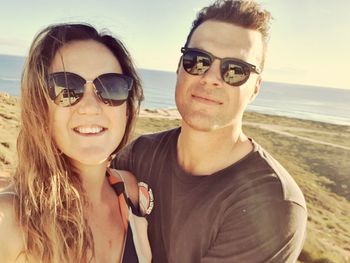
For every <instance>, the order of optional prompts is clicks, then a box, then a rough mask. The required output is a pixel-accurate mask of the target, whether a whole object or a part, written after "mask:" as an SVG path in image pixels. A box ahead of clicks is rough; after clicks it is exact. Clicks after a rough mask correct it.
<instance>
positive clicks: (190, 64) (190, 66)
mask: <svg viewBox="0 0 350 263" xmlns="http://www.w3.org/2000/svg"><path fill="white" fill-rule="evenodd" d="M181 52H182V53H183V56H182V65H183V67H184V69H185V71H186V72H187V73H189V74H191V75H203V74H204V73H205V72H207V71H208V69H209V68H210V66H211V64H212V63H213V61H214V60H215V59H218V60H220V72H221V78H222V79H223V80H224V82H225V83H227V84H229V85H231V86H240V85H242V84H244V83H245V82H246V81H247V80H248V79H249V76H250V72H254V73H257V74H260V73H261V70H260V69H259V68H258V67H256V66H254V65H252V64H249V63H247V62H245V61H242V60H240V59H237V58H219V57H217V56H214V55H213V54H211V53H209V52H207V51H204V50H201V49H197V48H186V47H183V48H181Z"/></svg>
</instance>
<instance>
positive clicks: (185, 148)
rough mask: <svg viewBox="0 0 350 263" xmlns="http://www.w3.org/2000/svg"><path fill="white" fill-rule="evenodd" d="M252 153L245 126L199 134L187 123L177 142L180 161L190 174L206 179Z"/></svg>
mask: <svg viewBox="0 0 350 263" xmlns="http://www.w3.org/2000/svg"><path fill="white" fill-rule="evenodd" d="M252 149H253V147H252V144H251V142H250V141H249V140H248V138H247V136H245V135H244V134H243V132H242V128H241V125H235V126H234V125H232V126H227V127H224V128H220V129H217V130H214V131H198V130H195V129H193V128H191V127H189V126H188V125H186V123H184V122H183V124H182V128H181V133H180V135H179V138H178V142H177V158H178V162H179V165H180V166H181V167H182V168H183V169H184V170H185V171H186V172H188V173H190V174H192V175H198V176H205V175H211V174H213V173H215V172H217V171H220V170H222V169H224V168H226V167H228V166H230V165H231V164H233V163H235V162H237V161H238V160H240V159H241V158H243V157H244V156H245V155H247V154H248V153H249V152H251V150H252Z"/></svg>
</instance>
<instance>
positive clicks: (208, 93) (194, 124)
mask: <svg viewBox="0 0 350 263" xmlns="http://www.w3.org/2000/svg"><path fill="white" fill-rule="evenodd" d="M188 47H189V48H198V49H202V50H204V51H208V52H210V53H211V54H213V55H214V56H216V57H219V58H227V57H230V58H237V59H240V60H243V61H245V62H248V63H250V64H253V65H257V66H259V65H260V62H261V59H262V54H263V42H262V36H261V33H259V32H258V31H255V30H250V29H245V28H242V27H239V26H235V25H232V24H229V23H224V22H218V21H213V20H209V21H206V22H204V23H203V24H201V25H200V26H199V27H198V28H197V29H196V30H195V32H194V33H193V35H192V38H191V41H190V42H189V46H188ZM260 81H261V79H260V76H259V75H258V74H256V73H253V72H252V73H251V74H250V77H249V79H248V81H247V82H245V83H244V84H242V85H241V86H230V85H228V84H227V83H225V82H224V81H223V80H222V78H221V74H220V61H219V60H218V59H215V60H214V61H213V63H212V65H211V67H210V68H209V69H208V71H207V72H206V73H205V74H203V75H190V74H189V73H187V72H186V71H185V70H184V68H183V66H182V62H181V63H180V66H179V69H178V75H177V83H176V93H175V100H176V105H177V108H178V110H179V112H180V114H181V116H182V118H183V121H184V124H183V125H188V126H190V127H191V128H193V129H196V130H201V131H211V130H217V129H220V128H224V127H227V126H230V125H231V126H232V125H240V124H241V120H242V116H243V112H244V109H245V108H246V106H247V104H248V103H249V102H251V101H252V100H253V99H254V98H255V96H256V95H257V93H258V91H259V87H260Z"/></svg>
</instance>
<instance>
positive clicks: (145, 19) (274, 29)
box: [0, 0, 350, 89]
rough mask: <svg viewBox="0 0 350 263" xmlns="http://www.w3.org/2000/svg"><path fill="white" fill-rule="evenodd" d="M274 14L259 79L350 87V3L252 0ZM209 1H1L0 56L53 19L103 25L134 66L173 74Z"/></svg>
mask: <svg viewBox="0 0 350 263" xmlns="http://www.w3.org/2000/svg"><path fill="white" fill-rule="evenodd" d="M257 2H259V3H261V4H262V5H263V7H264V8H265V9H267V10H269V11H270V12H271V13H272V16H273V18H274V19H273V21H272V24H271V38H270V43H269V49H268V55H267V60H266V66H265V70H264V72H263V79H264V80H268V81H276V82H286V83H295V84H304V85H305V84H306V85H316V86H324V87H335V88H346V89H350V80H349V77H348V76H349V75H350V15H349V14H348V11H349V10H350V1H349V0H332V1H329V0H261V1H259V0H257ZM210 3H212V0H197V1H196V0H176V1H174V0H173V1H166V0H100V1H96V0H95V1H92V0H84V1H82V0H76V1H68V0H60V1H49V0H32V1H27V0H22V1H20V0H11V1H8V0H0V6H1V8H0V54H10V55H20V56H26V55H27V53H28V50H29V46H30V44H31V41H32V40H33V38H34V36H35V34H36V33H37V32H38V31H39V30H41V29H43V28H45V27H46V26H47V25H49V24H52V23H60V22H88V23H91V24H92V25H94V26H95V27H97V28H98V29H103V28H107V29H109V30H110V31H111V32H112V33H113V34H114V35H115V36H117V37H118V38H120V39H121V40H122V41H123V42H124V44H125V45H126V47H127V48H128V49H129V51H130V53H131V55H132V56H133V58H134V61H135V63H136V65H137V67H139V68H147V69H157V70H165V71H173V72H174V71H175V70H176V67H177V62H178V59H179V57H180V55H181V53H180V48H181V47H182V46H183V44H184V42H185V39H186V36H187V33H188V31H189V29H190V26H191V23H192V21H193V19H194V18H195V15H196V13H197V12H198V10H200V9H201V8H202V7H204V6H206V5H208V4H210Z"/></svg>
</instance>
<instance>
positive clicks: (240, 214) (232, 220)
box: [201, 201, 307, 263]
mask: <svg viewBox="0 0 350 263" xmlns="http://www.w3.org/2000/svg"><path fill="white" fill-rule="evenodd" d="M306 221H307V213H306V209H305V208H304V207H302V206H300V205H299V204H297V203H295V202H292V201H271V202H263V203H259V202H257V204H256V205H255V206H254V205H253V206H250V207H244V208H242V207H241V208H238V207H237V206H234V207H232V208H231V209H228V211H226V213H225V215H224V219H223V222H222V224H221V227H220V229H219V231H218V233H217V236H216V238H215V240H214V241H213V243H212V244H211V246H210V248H209V249H208V251H207V253H206V254H205V255H204V256H203V257H202V260H201V263H214V262H215V263H226V262H227V263H228V262H249V263H281V262H283V263H294V262H296V260H297V258H298V256H299V254H300V252H301V249H302V246H303V243H304V239H305V230H306Z"/></svg>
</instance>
